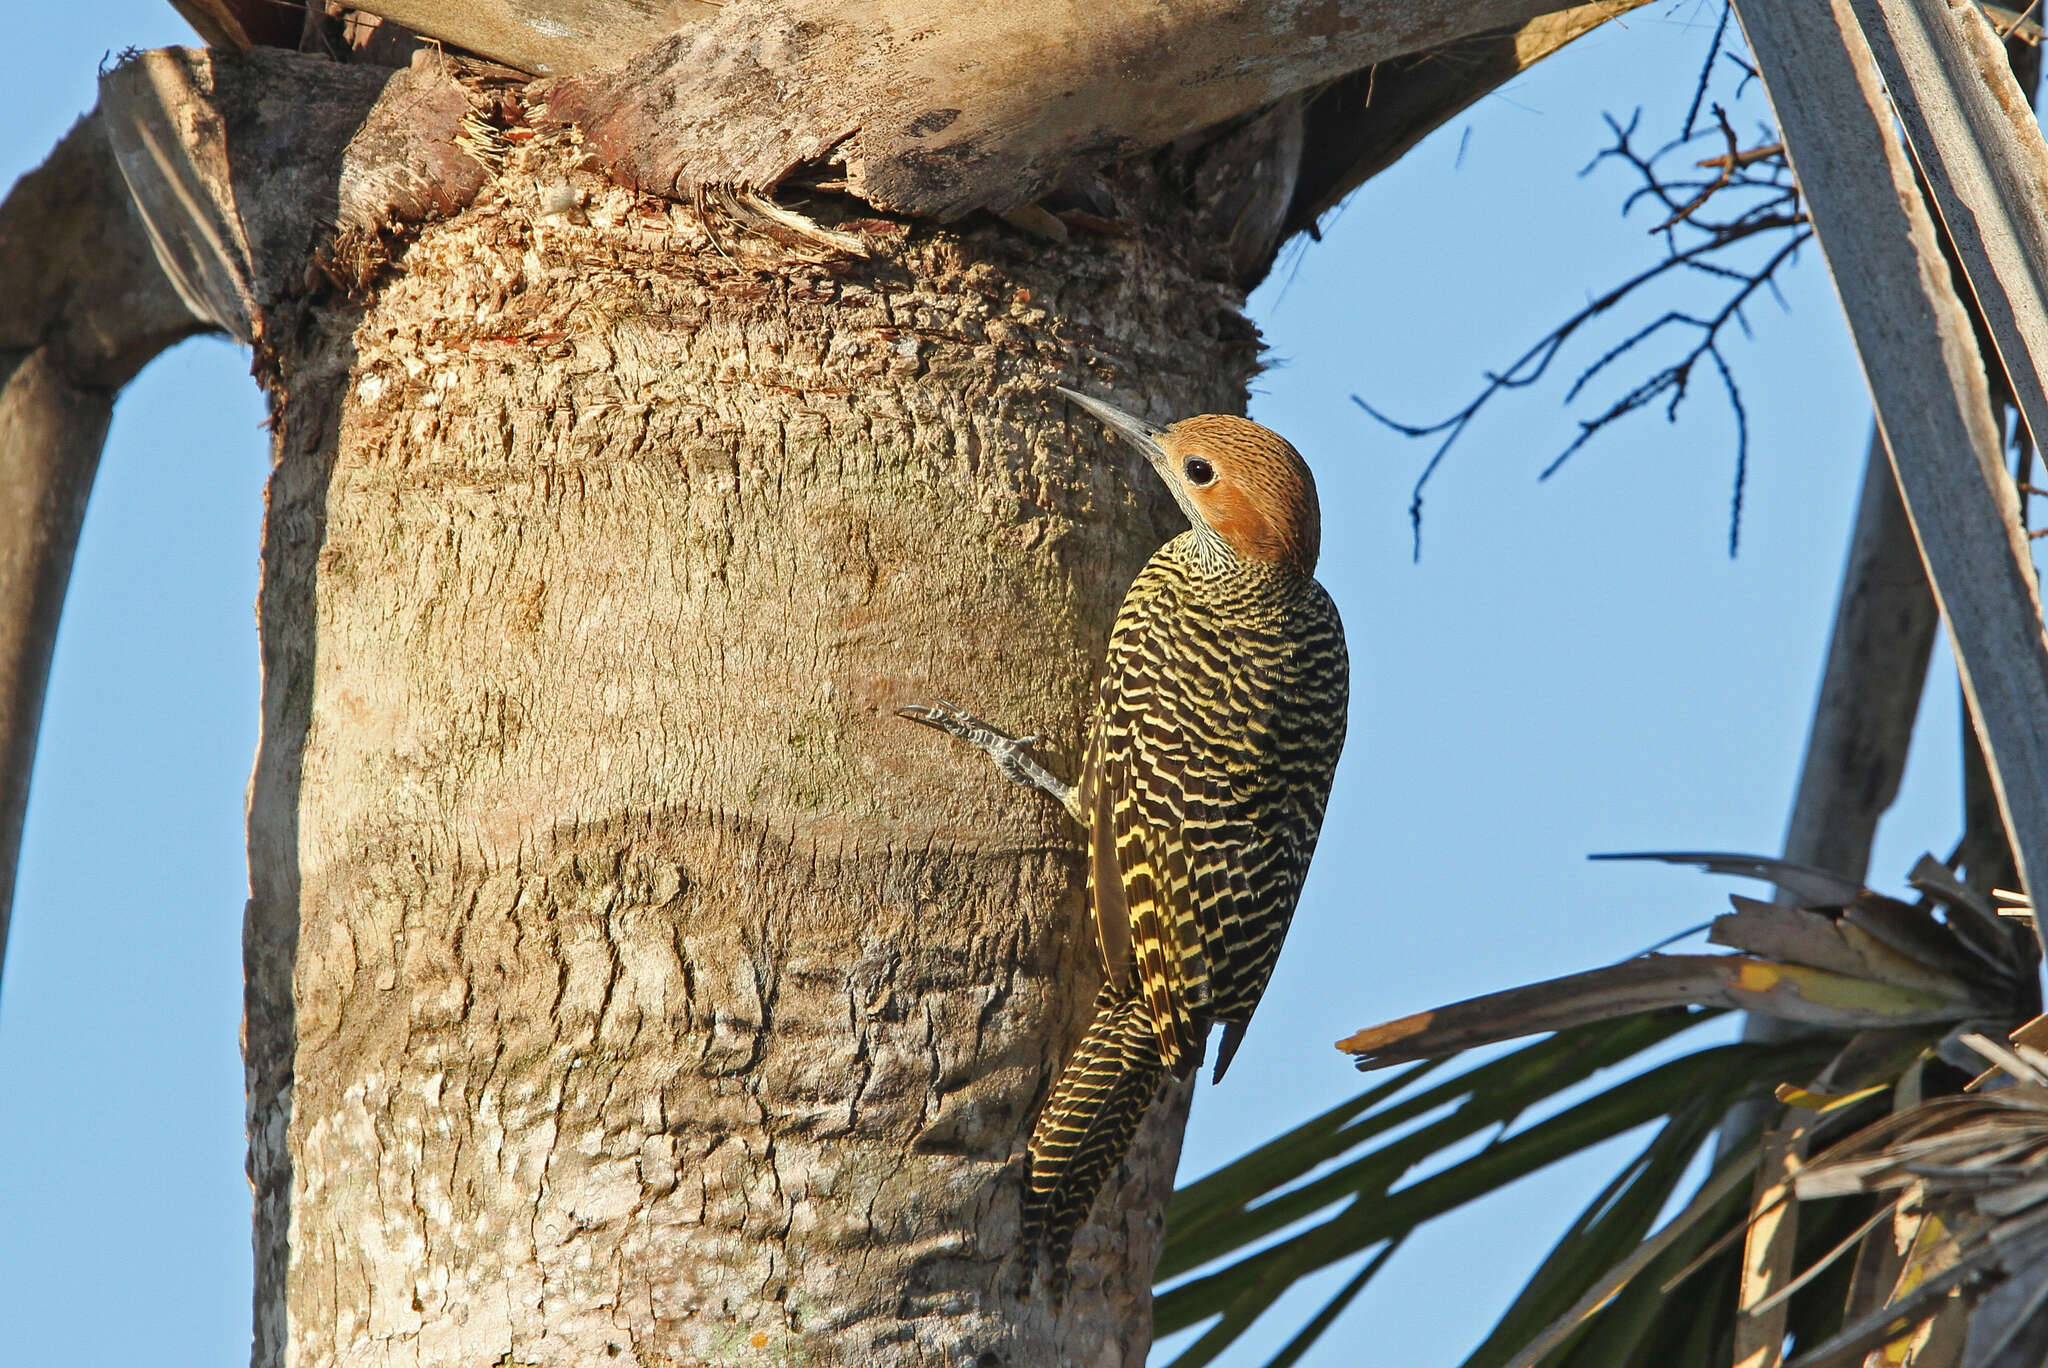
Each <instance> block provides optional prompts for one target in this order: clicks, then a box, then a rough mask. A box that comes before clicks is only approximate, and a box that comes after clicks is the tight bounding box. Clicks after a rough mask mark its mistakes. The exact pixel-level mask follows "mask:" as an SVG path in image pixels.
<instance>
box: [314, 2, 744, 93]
mask: <svg viewBox="0 0 2048 1368" xmlns="http://www.w3.org/2000/svg"><path fill="white" fill-rule="evenodd" d="M349 7H350V8H351V9H359V10H362V11H363V12H364V13H366V14H375V15H378V16H380V17H382V18H385V19H390V20H392V21H393V22H395V23H400V24H403V25H405V26H406V27H407V28H409V29H411V30H412V31H413V32H415V33H424V34H427V35H428V36H430V37H433V38H438V39H440V40H441V41H442V42H445V43H452V44H454V45H455V46H457V47H461V48H466V49H468V50H469V51H471V52H474V53H476V54H478V55H479V56H483V57H488V58H490V59H491V60H492V61H494V62H503V63H505V64H506V65H507V66H512V67H516V68H518V69H519V70H521V71H530V72H533V73H534V74H535V75H537V76H567V75H570V74H571V73H573V72H578V71H588V70H590V69H591V68H593V67H607V66H613V65H615V64H616V63H618V62H619V61H621V60H623V59H624V58H625V57H627V56H628V55H630V54H632V53H635V52H639V51H640V50H641V49H643V48H646V47H650V46H652V45H653V44H655V43H658V42H660V41H661V40H662V39H663V38H665V37H667V36H668V35H669V34H671V33H674V32H675V31H676V30H677V29H679V28H682V27H683V26H684V25H686V24H698V23H703V22H704V21H706V20H708V19H710V18H711V17H712V16H714V15H716V14H717V13H718V5H717V4H716V3H708V2H707V0H350V4H349Z"/></svg>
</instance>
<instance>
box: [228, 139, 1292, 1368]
mask: <svg viewBox="0 0 2048 1368" xmlns="http://www.w3.org/2000/svg"><path fill="white" fill-rule="evenodd" d="M544 141H545V140H543V142H544ZM1153 221H1154V222H1155V223H1157V222H1159V221H1160V220H1159V219H1158V218H1157V217H1156V216H1155V217H1154V219H1153ZM1168 221H1171V220H1168ZM712 226H713V228H714V229H715V230H716V233H715V236H709V237H708V236H707V235H706V233H705V232H704V231H703V228H702V226H701V224H700V221H699V220H698V219H697V218H695V217H694V216H693V215H692V214H690V213H689V212H687V211H685V210H682V209H679V208H674V207H671V206H668V205H665V204H662V203H660V202H657V201H654V200H651V199H646V198H641V197H637V196H634V195H632V194H629V193H627V192H625V191H622V190H619V189H617V188H615V187H613V186H611V185H609V184H608V183H606V182H604V181H602V180H601V179H599V178H598V177H596V176H595V175H593V174H590V173H588V172H586V171H581V170H576V169H573V168H572V166H571V159H570V155H569V154H568V153H567V152H566V151H565V150H563V149H559V148H549V147H547V146H543V145H535V146H534V147H532V148H531V149H529V151H528V152H526V153H524V154H522V155H521V156H520V157H516V158H515V159H514V163H513V164H512V165H511V166H509V167H507V168H506V169H505V171H504V173H503V174H502V175H501V176H500V177H499V179H498V180H497V181H496V182H495V184H494V185H493V186H491V187H489V188H487V189H486V190H485V191H484V193H483V194H482V195H481V196H480V197H479V199H478V200H477V202H476V203H475V204H474V205H472V206H471V207H470V208H468V209H466V210H464V211H463V212H462V213H460V214H459V215H458V216H456V217H455V218H454V219H452V220H450V221H447V222H445V223H442V224H439V225H436V226H433V227H431V228H429V229H426V230H425V231H423V232H422V233H421V235H420V237H419V239H418V241H417V242H416V243H415V244H413V245H412V246H411V247H410V248H409V249H408V250H406V251H405V252H404V253H403V255H402V256H401V258H400V259H399V260H398V262H397V263H396V264H395V265H394V266H393V267H392V268H390V270H389V271H387V272H386V273H385V274H384V275H382V276H381V277H379V279H378V281H377V283H376V286H375V288H376V293H375V295H374V297H373V298H369V299H367V300H357V301H355V302H350V301H348V300H345V299H343V298H340V297H339V296H337V295H335V294H334V293H332V292H329V293H327V294H325V295H323V296H321V297H319V298H317V299H304V300H296V301H288V302H287V303H286V304H284V305H282V306H279V307H277V308H273V309H272V310H271V311H270V313H269V315H268V316H266V317H265V318H264V319H263V320H262V330H261V335H262V337H263V338H264V348H265V351H264V353H263V354H262V356H261V360H262V363H263V366H262V368H263V370H264V372H265V374H266V377H267V380H268V383H269V384H270V386H271V388H272V392H273V395H274V397H275V402H276V428H277V439H276V451H275V455H276V471H275V475H274V477H273V480H272V484H271V489H270V494H269V515H268V524H267V528H266V532H265V538H264V553H263V584H262V592H261V599H260V616H261V630H262V658H263V669H264V686H263V732H262V744H261V749H260V753H259V758H258V764H257V770H256V776H255V780H254V786H253V791H252V799H251V812H250V859H251V866H252V870H253V879H254V896H253V899H252V902H251V905H250V911H249V921H248V957H249V993H250V1000H249V1016H248V1026H247V1031H248V1042H247V1045H248V1058H249V1068H250V1075H251V1087H252V1091H251V1108H252V1113H251V1127H250V1131H251V1137H252V1158H251V1166H252V1177H253V1179H254V1182H255V1184H256V1189H257V1194H258V1212H257V1245H258V1258H257V1271H258V1297H257V1347H256V1362H257V1363H258V1364H259V1365H270V1364H280V1363H291V1364H293V1365H301V1366H304V1368H311V1366H312V1365H325V1364H368V1363H375V1364H378V1365H399V1364H417V1365H442V1364H448V1365H453V1364H463V1365H484V1364H507V1365H510V1364H520V1365H526V1364H533V1365H557V1364H559V1365H571V1364H573V1365H577V1366H578V1368H589V1365H596V1364H608V1363H618V1364H621V1365H630V1364H647V1365H650V1366H651V1365H664V1368H665V1366H667V1365H688V1364H698V1363H716V1364H750V1363H762V1364H768V1363H806V1364H818V1365H832V1364H846V1365H863V1366H864V1368H871V1366H873V1365H892V1364H912V1363H916V1364H947V1365H959V1364H979V1365H990V1366H991V1368H993V1365H997V1364H1003V1365H1013V1366H1017V1368H1021V1366H1022V1365H1038V1364H1055V1363H1058V1364H1067V1363H1075V1364H1090V1365H1093V1364H1104V1365H1116V1364H1128V1365H1137V1364H1138V1363H1140V1362H1141V1361H1142V1359H1143V1357H1144V1353H1145V1350H1146V1348H1147V1344H1148V1341H1149V1338H1150V1295H1149V1292H1148V1283H1149V1281H1150V1273H1151V1269H1152V1267H1153V1262H1154V1259H1155V1257H1156V1253H1157V1246H1158V1238H1159V1221H1158V1217H1157V1213H1158V1211H1159V1209H1160V1206H1161V1203H1162V1200H1163V1198H1164V1196H1165V1194H1166V1191H1167V1189H1168V1187H1169V1184H1170V1181H1171V1174H1172V1170H1173V1164H1174V1158H1175V1154H1176V1151H1177V1148H1178V1137H1179V1134H1180V1126H1181V1120H1182V1116H1183V1114H1184V1106H1182V1105H1173V1106H1165V1107H1161V1108H1160V1109H1159V1110H1158V1112H1157V1113H1156V1114H1155V1117H1154V1119H1153V1121H1152V1123H1150V1125H1149V1128H1148V1131H1147V1132H1146V1134H1145V1135H1144V1136H1143V1137H1141V1141H1140V1145H1139V1147H1138V1149H1137V1151H1136V1156H1137V1157H1136V1158H1134V1160H1133V1161H1132V1163H1131V1165H1130V1166H1129V1170H1128V1172H1127V1174H1126V1178H1125V1180H1124V1181H1123V1182H1122V1183H1121V1185H1120V1187H1118V1188H1116V1189H1113V1191H1112V1192H1111V1194H1109V1195H1108V1196H1107V1197H1105V1200H1104V1203H1103V1206H1102V1207H1101V1208H1100V1209H1099V1210H1100V1212H1102V1213H1105V1214H1106V1219H1105V1220H1104V1221H1103V1222H1102V1223H1100V1224H1098V1225H1096V1226H1093V1227H1091V1228H1090V1231H1089V1232H1087V1233H1085V1234H1084V1235H1083V1237H1082V1242H1081V1245H1080V1247H1079V1250H1078V1254H1077V1263H1076V1285H1075V1289H1074V1292H1073V1294H1072V1295H1071V1296H1070V1298H1069V1300H1068V1303H1067V1305H1066V1308H1065V1310H1064V1312H1063V1313H1062V1314H1060V1315H1059V1316H1057V1317H1055V1315H1054V1314H1053V1312H1052V1311H1051V1309H1050V1308H1049V1307H1048V1306H1047V1305H1046V1304H1045V1303H1044V1302H1043V1301H1042V1300H1041V1301H1038V1302H1035V1303H1032V1304H1030V1305H1028V1306H1020V1304H1019V1302H1018V1301H1017V1300H1016V1299H1015V1297H1014V1296H1013V1294H1012V1292H1011V1290H1010V1288H1011V1283H1012V1280H1013V1278H1014V1275H1015V1260H1014V1257H1013V1255H1014V1246H1015V1243H1016V1238H1017V1228H1018V1227H1017V1218H1018V1179H1019V1174H1020V1171H1021V1169H1020V1156H1021V1150H1022V1141H1023V1137H1024V1134H1025V1131H1026V1127H1027V1123H1028V1119H1029V1116H1030V1114H1031V1113H1032V1111H1033V1109H1034V1108H1035V1107H1036V1105H1037V1103H1038V1101H1039V1100H1040V1098H1041V1096H1042V1095H1043V1092H1044V1090H1045V1088H1046V1086H1047V1084H1048V1082H1049V1081H1050V1079H1051V1077H1052V1073H1053V1070H1054V1069H1055V1068H1056V1066H1057V1063H1058V1060H1059V1058H1060V1057H1061V1054H1062V1052H1063V1051H1064V1050H1065V1049H1066V1048H1067V1047H1068V1046H1069V1045H1070V1044H1071V1042H1072V1041H1073V1039H1074V1038H1075V1037H1076V1035H1077V1034H1078V1031H1079V1028H1080V1025H1081V1020H1082V1017H1083V1015H1084V1013H1085V1010H1086V1006H1087V1003H1088V1001H1089V999H1090V997H1091V995H1092V993H1093V992H1094V988H1095V983H1096V975H1097V969H1096V966H1095V960H1094V952H1093V950H1092V948H1091V946H1090V944H1089V942H1088V938H1087V936H1088V933H1087V931H1086V928H1085V926H1084V921H1083V909H1082V904H1081V870H1080V865H1079V861H1078V855H1077V844H1076V839H1075V838H1076V833H1074V832H1072V831H1070V830H1068V829H1067V827H1066V826H1065V825H1064V824H1063V823H1064V819H1063V818H1062V816H1061V815H1060V814H1059V813H1058V811H1057V810H1056V809H1055V808H1054V807H1053V806H1052V805H1051V804H1049V803H1047V802H1045V801H1043V800H1042V799H1039V798H1037V797H1035V796H1034V795H1032V794H1029V793H1026V792H1023V791H1019V790H1014V789H1009V788H1006V787H1005V786H1003V785H1001V784H1000V783H999V782H998V781H997V780H996V779H995V776H994V774H993V772H992V771H991V770H990V768H989V766H988V765H987V763H986V762H985V761H984V760H982V759H981V758H980V757H979V756H978V755H974V754H971V753H968V752H966V751H965V750H964V748H956V747H950V746H948V745H947V744H946V743H945V742H944V741H943V740H942V739H941V738H938V737H936V736H934V735H932V734H931V733H929V732H926V731H923V730H921V729H918V728H915V727H912V726H910V725H908V724H906V723H904V722H901V721H899V720H898V719H896V718H895V717H893V716H892V709H893V708H894V707H895V706H896V705H898V704H899V703H902V702H905V701H910V700H917V699H923V698H929V697H932V696H935V695H938V696H945V697H949V698H953V699H956V700H958V701H960V702H962V703H966V704H971V705H973V706H974V707H975V708H977V709H978V710H981V711H983V712H984V713H985V714H986V715H988V716H990V717H991V718H993V719H998V720H1001V721H1003V722H1006V723H1011V724H1014V725H1016V726H1018V727H1022V728H1031V729H1043V730H1045V731H1046V732H1047V733H1049V736H1050V738H1051V741H1050V743H1049V745H1048V748H1047V751H1048V754H1049V755H1051V756H1052V757H1053V758H1054V759H1055V760H1056V761H1057V762H1059V763H1060V764H1061V765H1063V766H1064V767H1068V768H1070V767H1071V763H1072V754H1073V743H1074V741H1075V740H1076V738H1077V737H1078V735H1079V733H1080V730H1081V727H1082V725H1083V718H1084V712H1085V706H1086V702H1085V700H1086V696H1087V691H1088V687H1089V683H1090V678H1091V674H1092V670H1093V666H1094V662H1095V660H1096V658H1097V653H1098V652H1099V650H1100V649H1101V645H1102V642H1103V640H1104V638H1105V636H1106V634H1107V630H1108V626H1109V622H1110V619H1111V616H1112V614H1113V611H1114V609H1115V606H1116V604H1117V601H1118V599H1119V598H1120V596H1121V593H1122V589H1123V587H1124V585H1125V584H1126V583H1127V582H1128V580H1129V578H1130V576H1131V574H1132V573H1133V571H1134V570H1135V568H1136V567H1137V566H1138V564H1139V563H1140V562H1141V561H1142V560H1143V559H1144V557H1145V556H1146V555H1148V554H1149V553H1150V552H1151V551H1152V550H1153V548H1154V547H1155V546H1156V545H1157V544H1158V543H1159V542H1160V541H1161V540H1162V539H1164V538H1165V537H1166V536H1168V535H1170V534H1171V533H1172V532H1173V531H1174V530H1175V529H1176V527H1177V521H1176V519H1175V517H1174V516H1172V512H1171V508H1170V505H1169V503H1168V501H1167V500H1166V498H1165V497H1164V495H1163V493H1162V491H1161V490H1159V489H1158V488H1157V487H1156V486H1155V484H1154V483H1153V482H1152V481H1151V479H1150V478H1149V477H1148V476H1147V475H1146V474H1145V473H1143V472H1142V471H1140V470H1139V469H1138V468H1137V466H1136V464H1135V463H1134V461H1133V459H1132V458H1131V457H1130V456H1129V455H1128V454H1127V453H1126V452H1125V451H1123V450H1121V449H1119V448H1118V447H1117V446H1116V445H1114V444H1113V443H1111V442H1110V441H1108V440H1106V439H1105V437H1104V436H1103V434H1102V432H1101V431H1100V430H1099V428H1098V427H1097V426H1096V425H1095V424H1093V423H1090V422H1088V421H1085V420H1084V419H1083V418H1082V417H1081V416H1080V415H1079V414H1078V413H1076V412H1075V411H1073V410H1072V409H1071V408H1069V407H1068V406H1067V405H1065V404H1064V403H1063V402H1061V401H1059V400H1058V397H1057V396H1056V395H1053V394H1052V393H1051V392H1050V390H1049V389H1048V386H1049V385H1050V384H1051V383H1053V382H1061V381H1063V382H1065V383H1067V384H1070V385H1073V384H1083V385H1087V386H1089V387H1091V388H1093V389H1095V390H1097V391H1098V392H1104V393H1111V394H1116V395H1119V396H1120V397H1121V400H1122V401H1123V402H1125V403H1127V404H1129V405H1130V406H1132V407H1134V408H1136V409H1138V410H1140V411H1144V412H1149V413H1152V414H1154V415H1157V416H1161V417H1166V416H1175V415H1179V414H1182V413H1188V412H1196V411H1203V410H1219V409H1232V408H1235V407H1236V406H1238V405H1239V404H1241V402H1242V394H1243V388H1242V387H1243V383H1244V380H1245V379H1246V377H1247V376H1248V375H1249V373H1250V372H1251V370H1252V368H1253V366H1254V364H1255V345H1256V340H1255V335H1254V334H1253V332H1252V330H1251V328H1250V327H1249V326H1248V325H1247V324H1246V322H1245V321H1244V319H1243V317H1242V315H1241V313H1240V305H1241V298H1240V297H1239V295H1238V294H1237V293H1236V291H1235V290H1234V289H1232V288H1230V287H1228V286H1225V285H1220V284H1217V283H1214V281H1213V280H1211V279H1208V278H1205V275H1206V274H1213V270H1211V269H1210V268H1207V267H1205V266H1203V265H1202V264H1201V262H1200V261H1199V259H1198V254H1196V253H1193V252H1191V251H1185V250H1183V247H1184V246H1185V244H1186V242H1187V241H1188V235H1187V234H1185V233H1181V234H1176V233H1173V232H1162V231H1155V230H1153V229H1147V230H1146V231H1145V232H1143V233H1141V234H1139V235H1137V236H1133V237H1127V238H1117V237H1096V236H1089V237H1085V238H1082V237H1077V238H1076V239H1075V240H1073V241H1072V242H1070V243H1067V244H1064V245H1051V244H1048V243H1045V242H1041V241H1037V240H1034V239H1030V238H1026V237H1022V236H1020V235H1018V234H1017V233H1015V232H1013V231H1011V230H1009V229H1007V228H1002V227H999V226H996V225H993V224H992V223H988V222H986V221H984V222H983V223H982V224H981V225H980V226H972V225H970V226H967V227H964V228H962V229H960V230H958V231H953V230H947V231H941V230H937V229H933V228H930V227H917V228H914V229H912V230H910V231H908V232H907V233H906V232H904V231H902V230H901V229H898V228H895V227H894V226H893V225H876V224H870V225H868V233H867V241H868V242H870V243H871V244H872V245H873V247H874V255H873V256H872V257H870V258H867V259H859V258H847V259H841V260H837V261H831V262H821V261H819V260H817V259H816V257H815V254H813V253H811V252H809V251H807V250H806V249H804V248H802V247H800V246H785V245H778V244H777V243H776V242H774V241H771V240H769V239H767V238H764V237H762V236H760V235H759V233H758V232H755V231H749V230H748V229H746V228H745V227H744V226H742V225H738V224H733V223H725V224H724V225H723V226H720V225H719V224H717V223H715V222H714V223H713V225H712ZM857 226H858V225H856V227H857ZM287 1236H289V1239H288V1240H287Z"/></svg>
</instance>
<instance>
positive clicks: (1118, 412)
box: [1055, 385, 1323, 575]
mask: <svg viewBox="0 0 2048 1368" xmlns="http://www.w3.org/2000/svg"><path fill="white" fill-rule="evenodd" d="M1055 388H1057V389H1058V390H1059V392H1060V393H1061V394H1064V395H1066V396H1067V397H1068V398H1069V399H1072V400H1073V401H1074V402H1075V403H1077V404H1079V405H1080V406H1081V407H1082V408H1084V409H1086V410H1088V411H1089V412H1090V413H1092V414H1094V415H1095V416H1096V417H1097V418H1100V419H1101V420H1102V421H1103V422H1105V423H1107V424H1109V425H1110V426H1111V427H1112V428H1114V429H1116V431H1117V432H1119V433H1121V434H1122V435H1123V437H1124V438H1125V439H1126V440H1127V441H1129V442H1130V443H1131V445H1133V446H1135V447H1137V448H1138V450H1140V451H1142V452H1144V453H1145V459H1146V460H1148V461H1150V462H1151V463H1152V468H1153V469H1154V470H1156V471H1158V472H1159V478H1160V479H1162V480H1165V481H1166V487H1167V488H1168V489H1170V490H1172V491H1173V497H1174V500H1175V502H1177V503H1179V504H1180V506H1181V510H1182V511H1183V512H1185V513H1186V514H1187V515H1188V519H1189V520H1190V521H1191V522H1195V523H1198V524H1200V525H1201V526H1203V527H1206V528H1208V529H1209V530H1210V531H1212V532H1214V533H1215V534H1216V535H1217V536H1218V537H1220V538H1222V540H1223V541H1224V543H1225V544H1226V545H1228V546H1229V547H1230V549H1231V550H1232V551H1233V552H1235V553H1236V554H1237V555H1238V556H1239V558H1241V559H1243V560H1247V561H1257V562H1264V563H1266V564H1271V565H1284V566H1287V567H1289V568H1290V569H1294V570H1298V571H1300V572H1301V573H1302V574H1304V575H1312V574H1314V573H1315V568H1316V556H1317V553H1318V552H1319V551H1320V550H1321V547H1322V528H1323V523H1322V512H1321V510H1320V508H1319V507H1318V505H1317V503H1316V481H1315V477H1314V476H1313V475H1311V474H1309V470H1308V463H1307V462H1305V461H1303V460H1302V459H1301V456H1300V454H1299V453H1298V452H1296V451H1295V449H1294V448H1293V447H1292V446H1290V445H1289V444H1288V442H1287V439H1286V438H1284V437H1282V436H1281V435H1280V434H1279V433H1277V432H1274V431H1272V430H1271V429H1270V428H1262V427H1260V426H1259V425H1258V424H1257V423H1254V422H1252V421H1251V420H1250V419H1248V418H1232V417H1230V416H1228V415H1227V414H1221V413H1205V414H1202V415H1200V416H1198V417H1194V418H1183V419H1181V421H1179V422H1178V423H1175V424H1174V425H1173V426H1172V427H1166V428H1162V427H1157V426H1155V425H1153V424H1151V423H1148V422H1146V421H1145V420H1144V419H1142V418H1137V417H1133V416H1132V415H1131V414H1128V413H1125V412H1124V411H1123V410H1122V409H1120V408H1118V407H1116V406H1115V405H1114V404H1105V403H1103V402H1102V401H1101V400H1100V399H1091V398H1089V397H1088V396H1087V395H1085V394H1080V393H1077V392H1075V391H1073V390H1070V389H1068V388H1066V387H1065V386H1063V385H1062V386H1056V387H1055Z"/></svg>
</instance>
